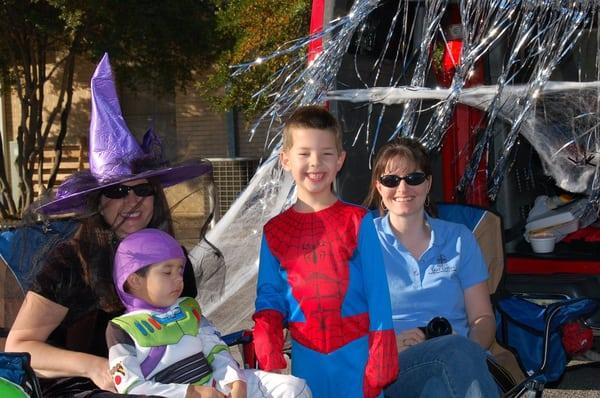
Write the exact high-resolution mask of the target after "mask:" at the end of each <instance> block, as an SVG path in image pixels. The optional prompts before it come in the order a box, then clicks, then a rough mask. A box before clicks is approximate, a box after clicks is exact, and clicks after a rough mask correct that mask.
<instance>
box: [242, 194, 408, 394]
mask: <svg viewBox="0 0 600 398" xmlns="http://www.w3.org/2000/svg"><path fill="white" fill-rule="evenodd" d="M253 318H254V321H255V329H254V339H255V344H256V352H257V357H258V361H259V365H260V367H261V368H263V369H265V370H273V369H281V368H284V367H285V365H286V364H285V359H284V357H283V332H282V331H283V327H284V326H287V327H288V329H289V330H290V333H291V337H292V358H293V360H292V373H293V374H294V375H296V376H298V377H302V378H304V379H306V381H307V382H308V384H309V386H310V388H311V390H312V392H313V395H314V396H315V397H363V396H364V397H376V396H378V395H379V394H381V391H382V389H383V387H384V386H386V385H387V384H389V383H391V382H392V381H393V380H394V379H395V378H396V375H397V373H398V351H397V348H396V339H395V335H394V332H393V328H392V315H391V306H390V295H389V290H388V285H387V279H386V275H385V269H384V267H383V258H382V254H381V248H380V244H379V239H378V238H377V234H376V232H375V229H374V226H373V218H372V217H371V215H370V214H369V213H368V212H367V210H366V209H364V208H362V207H359V206H355V205H351V204H347V203H344V202H341V201H337V202H336V203H335V204H333V205H332V206H330V207H328V208H327V209H324V210H321V211H318V212H312V213H299V212H297V211H295V210H294V209H293V208H290V209H288V210H286V211H285V212H283V213H282V214H280V215H278V216H276V217H274V218H273V219H271V220H270V221H269V222H268V223H267V224H266V225H265V227H264V234H263V241H262V247H261V252H260V266H259V272H258V286H257V298H256V313H255V314H254V317H253Z"/></svg>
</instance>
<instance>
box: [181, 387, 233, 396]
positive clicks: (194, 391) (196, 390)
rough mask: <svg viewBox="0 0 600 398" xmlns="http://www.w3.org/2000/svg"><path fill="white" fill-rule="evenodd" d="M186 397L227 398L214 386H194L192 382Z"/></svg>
mask: <svg viewBox="0 0 600 398" xmlns="http://www.w3.org/2000/svg"><path fill="white" fill-rule="evenodd" d="M185 398H225V395H223V394H222V393H220V392H219V391H218V390H217V389H216V388H213V387H205V386H194V385H191V384H190V386H189V387H188V390H187V393H186V394H185Z"/></svg>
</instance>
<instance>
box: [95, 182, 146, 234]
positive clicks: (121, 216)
mask: <svg viewBox="0 0 600 398" xmlns="http://www.w3.org/2000/svg"><path fill="white" fill-rule="evenodd" d="M143 183H148V180H146V179H140V180H133V181H128V182H124V183H123V184H122V185H126V186H130V187H132V186H135V185H139V184H143ZM100 214H102V217H104V220H105V221H106V222H107V223H108V225H110V226H111V227H112V229H113V230H114V231H115V233H116V234H117V236H118V237H119V238H124V237H125V236H127V235H129V234H131V233H133V232H137V231H139V230H140V229H143V228H146V227H147V226H148V224H149V223H150V220H152V216H153V215H154V196H153V195H151V196H145V197H139V196H137V195H136V194H135V193H134V191H133V190H130V191H129V192H128V194H127V196H125V197H124V198H121V199H111V198H107V197H106V196H104V195H101V196H100Z"/></svg>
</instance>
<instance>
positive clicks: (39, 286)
mask: <svg viewBox="0 0 600 398" xmlns="http://www.w3.org/2000/svg"><path fill="white" fill-rule="evenodd" d="M82 290H85V283H84V282H83V279H82V277H81V263H80V262H79V259H78V258H77V255H76V254H75V251H74V250H73V247H72V245H71V244H69V243H63V244H60V245H58V246H57V247H56V248H54V250H52V251H51V252H50V253H49V254H48V257H47V260H46V261H45V262H44V264H43V265H42V267H41V268H40V270H39V271H38V272H37V274H36V276H35V279H34V280H33V283H32V285H31V291H33V292H35V293H37V294H39V295H41V296H43V297H45V298H47V299H48V300H51V301H53V302H55V303H57V304H60V305H62V306H64V307H67V308H71V307H73V306H77V301H78V297H85V296H89V292H88V291H86V292H85V293H86V294H85V296H83V295H80V293H82Z"/></svg>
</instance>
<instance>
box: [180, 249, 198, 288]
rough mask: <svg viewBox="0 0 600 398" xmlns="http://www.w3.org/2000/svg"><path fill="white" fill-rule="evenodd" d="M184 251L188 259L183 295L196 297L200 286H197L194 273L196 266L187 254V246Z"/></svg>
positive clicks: (184, 275)
mask: <svg viewBox="0 0 600 398" xmlns="http://www.w3.org/2000/svg"><path fill="white" fill-rule="evenodd" d="M183 253H184V254H185V258H186V259H187V260H186V262H185V267H184V269H183V292H182V293H181V297H194V298H195V297H196V296H197V295H198V288H197V287H196V275H195V274H194V267H193V266H192V263H191V262H190V259H189V257H188V255H187V250H185V248H183Z"/></svg>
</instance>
